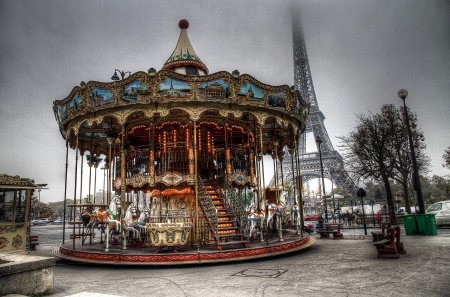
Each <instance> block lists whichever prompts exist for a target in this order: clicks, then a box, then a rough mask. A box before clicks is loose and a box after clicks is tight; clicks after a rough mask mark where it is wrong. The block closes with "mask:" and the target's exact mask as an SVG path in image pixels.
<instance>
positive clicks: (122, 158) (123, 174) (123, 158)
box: [120, 125, 127, 250]
mask: <svg viewBox="0 0 450 297" xmlns="http://www.w3.org/2000/svg"><path fill="white" fill-rule="evenodd" d="M125 133H126V130H125V125H123V126H122V141H121V147H122V149H121V156H120V225H121V233H122V243H123V249H124V250H126V249H127V240H126V234H125V228H124V226H125V222H124V213H125V194H126V191H127V180H126V173H127V171H126V157H127V154H126V151H125Z"/></svg>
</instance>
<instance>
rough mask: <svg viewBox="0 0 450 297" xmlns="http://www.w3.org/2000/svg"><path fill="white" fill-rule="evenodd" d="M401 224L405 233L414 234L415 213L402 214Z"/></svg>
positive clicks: (415, 228) (415, 229) (415, 227)
mask: <svg viewBox="0 0 450 297" xmlns="http://www.w3.org/2000/svg"><path fill="white" fill-rule="evenodd" d="M403 225H404V226H405V233H406V235H415V234H416V233H417V221H416V217H415V215H410V214H405V215H403Z"/></svg>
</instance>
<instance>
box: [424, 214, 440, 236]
mask: <svg viewBox="0 0 450 297" xmlns="http://www.w3.org/2000/svg"><path fill="white" fill-rule="evenodd" d="M425 235H437V228H436V215H435V214H425Z"/></svg>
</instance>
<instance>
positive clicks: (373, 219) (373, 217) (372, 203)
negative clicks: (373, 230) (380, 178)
mask: <svg viewBox="0 0 450 297" xmlns="http://www.w3.org/2000/svg"><path fill="white" fill-rule="evenodd" d="M374 204H375V201H373V200H370V205H371V206H372V223H373V225H374V226H375V213H374V212H373V205H374Z"/></svg>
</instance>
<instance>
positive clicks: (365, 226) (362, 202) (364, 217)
mask: <svg viewBox="0 0 450 297" xmlns="http://www.w3.org/2000/svg"><path fill="white" fill-rule="evenodd" d="M356 194H357V195H358V197H360V198H361V208H362V213H363V220H364V234H365V235H367V225H366V214H365V212H364V201H363V197H366V191H364V190H363V189H362V188H359V189H358V192H356Z"/></svg>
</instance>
